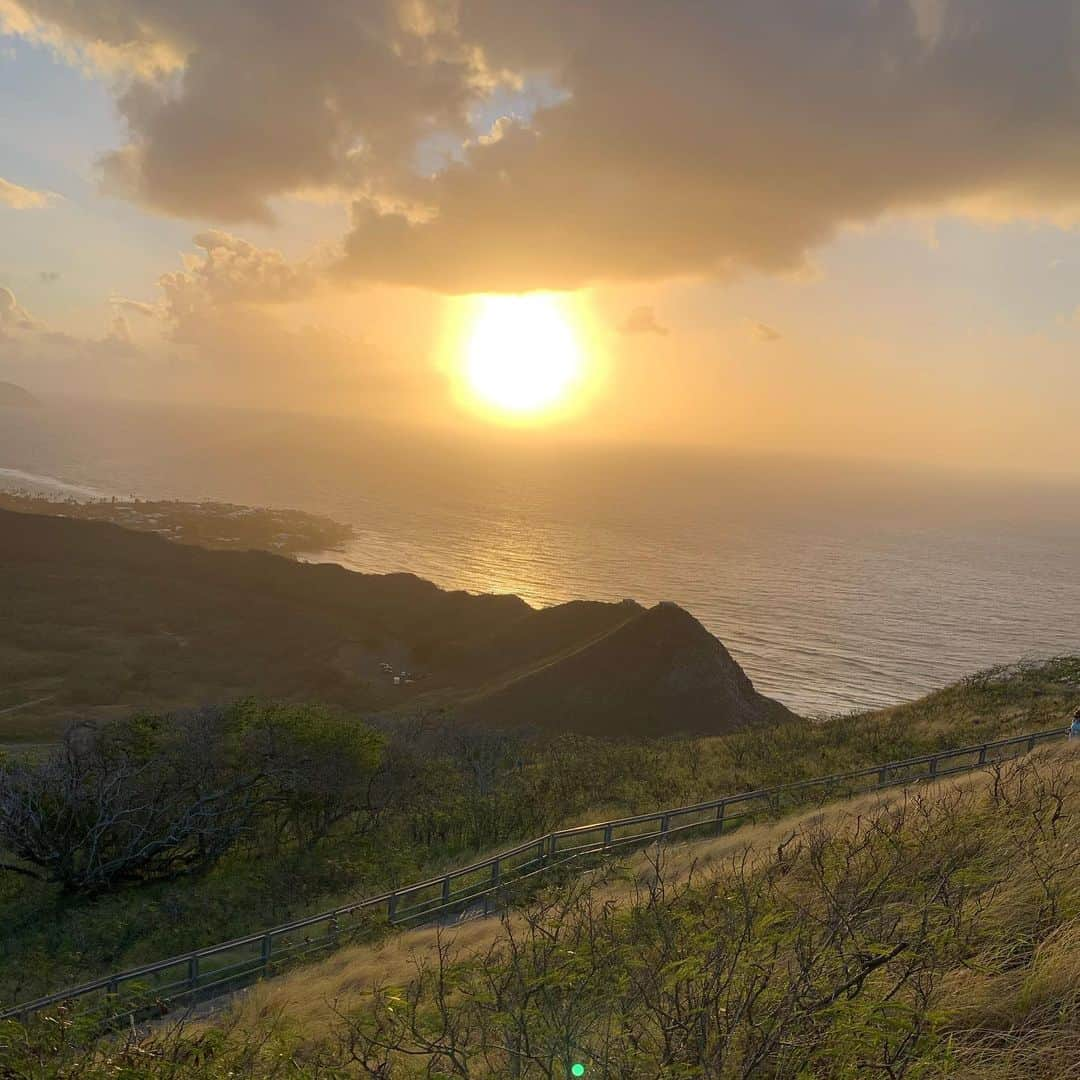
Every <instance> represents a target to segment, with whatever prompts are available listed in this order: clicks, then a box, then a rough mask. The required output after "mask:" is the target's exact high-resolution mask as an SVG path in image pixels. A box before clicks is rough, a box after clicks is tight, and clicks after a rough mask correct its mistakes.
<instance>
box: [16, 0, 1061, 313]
mask: <svg viewBox="0 0 1080 1080" xmlns="http://www.w3.org/2000/svg"><path fill="white" fill-rule="evenodd" d="M0 17H3V18H4V19H5V20H6V25H7V27H8V28H9V29H10V30H14V31H15V32H19V33H22V34H24V35H25V36H28V37H35V36H36V37H37V38H38V39H39V40H43V41H47V42H48V43H49V44H51V45H52V46H53V47H54V48H56V49H57V50H59V51H61V52H63V53H64V54H65V55H77V56H80V57H82V58H83V60H84V62H94V61H95V59H96V62H98V63H99V64H101V65H102V66H108V67H109V70H110V71H111V72H112V73H113V74H114V75H115V74H116V72H118V71H120V72H123V77H122V78H119V79H118V81H117V85H118V86H120V89H119V90H118V94H117V105H118V107H119V109H120V111H121V113H122V115H123V117H124V119H125V121H126V123H127V126H128V129H129V131H130V140H129V142H128V143H127V144H126V145H124V146H121V147H117V148H115V149H114V150H112V151H110V152H109V153H108V154H107V155H106V156H105V157H104V159H103V168H104V171H105V175H106V178H107V179H108V181H109V183H110V184H111V185H112V186H113V187H114V189H116V190H120V191H123V192H125V193H127V194H128V195H129V196H130V197H132V198H135V199H138V200H140V201H142V202H143V203H145V204H147V205H149V206H152V207H155V208H157V209H159V210H161V211H164V212H166V213H169V214H174V215H180V216H188V217H199V218H207V219H212V220H218V221H222V222H228V221H244V220H249V221H269V220H271V219H272V218H273V202H274V200H275V199H277V198H279V197H282V196H288V195H293V194H297V193H303V192H307V191H312V190H321V191H329V192H336V193H339V194H341V195H343V196H347V197H348V198H349V199H350V201H351V204H352V226H351V229H350V232H349V234H348V236H347V237H346V238H345V241H344V245H343V257H342V260H341V270H342V272H343V273H347V274H351V275H354V276H357V277H360V278H365V279H373V280H379V281H386V282H396V283H401V284H406V285H414V286H422V287H425V288H430V289H436V290H441V291H447V292H466V291H484V290H522V289H531V288H570V287H575V286H580V285H584V284H586V283H590V282H596V281H615V280H631V279H658V278H667V277H674V276H679V275H713V276H723V275H730V274H734V273H738V272H740V271H743V270H746V269H754V270H759V271H764V272H769V273H778V272H779V273H784V272H792V271H797V270H798V269H799V268H800V267H802V266H803V265H804V262H805V260H806V257H807V253H808V252H809V251H811V250H812V249H813V248H814V247H816V246H817V245H820V244H821V243H823V242H825V241H827V240H828V239H829V237H831V236H832V235H833V234H834V233H835V232H836V231H837V230H838V229H841V228H843V227H844V226H846V225H849V224H853V223H860V222H867V221H872V220H874V219H876V218H878V217H880V216H882V215H885V214H889V213H897V212H908V211H914V210H927V209H929V210H934V211H941V210H954V211H963V212H967V213H971V214H977V215H981V216H991V217H994V216H1007V215H1015V214H1023V215H1041V214H1053V215H1058V216H1059V217H1064V218H1066V219H1068V220H1075V219H1076V217H1077V216H1078V214H1077V211H1078V206H1080V199H1078V197H1077V194H1076V193H1077V192H1078V191H1080V19H1078V16H1077V13H1076V5H1075V0H1039V2H1038V3H1021V2H1018V0H889V2H881V0H725V2H724V3H714V4H705V3H701V2H700V0H665V2H664V3H657V2H656V0H590V2H589V3H582V2H581V0H357V2H355V3H351V4H342V3H340V2H338V0H308V2H306V3H304V4H296V3H294V2H293V0H258V2H255V0H235V2H231V3H228V4H220V3H209V2H204V0H195V2H190V3H183V4H177V3H175V2H174V0H99V2H96V3H94V4H92V5H86V4H71V3H69V2H66V0H0ZM87 58H89V60H88V59H87ZM530 80H543V81H545V83H546V84H548V85H550V86H552V87H554V88H556V89H557V90H558V91H559V93H558V94H557V95H554V96H552V97H551V98H550V99H549V100H550V101H557V102H558V103H557V104H548V105H546V107H541V108H539V109H538V110H537V111H536V112H535V113H534V114H533V115H532V116H531V119H529V120H528V121H522V120H514V119H505V120H504V121H503V122H502V123H500V124H498V125H497V129H496V134H497V137H490V138H478V137H477V133H476V131H475V125H474V124H473V123H472V120H471V117H472V116H473V114H474V111H475V110H477V109H482V108H483V107H484V106H485V104H487V105H488V107H490V104H489V99H490V97H491V95H492V94H493V92H494V91H495V90H496V89H498V88H502V89H503V90H505V89H506V88H509V87H514V86H517V87H521V86H528V85H529V84H530ZM435 137H438V138H451V139H457V140H459V142H460V147H461V149H460V153H458V154H457V155H456V157H454V156H452V157H451V158H450V159H449V164H447V165H446V167H444V168H442V169H441V170H439V171H437V172H436V173H435V174H434V175H423V174H422V172H421V171H420V170H419V169H417V168H416V167H415V165H416V157H417V154H418V152H419V150H420V149H422V147H423V146H424V144H425V140H429V139H432V138H435Z"/></svg>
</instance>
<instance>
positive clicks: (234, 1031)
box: [0, 746, 1080, 1080]
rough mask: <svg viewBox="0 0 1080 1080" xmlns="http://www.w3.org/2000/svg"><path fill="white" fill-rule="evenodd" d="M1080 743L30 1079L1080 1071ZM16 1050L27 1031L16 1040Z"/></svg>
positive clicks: (54, 1055)
mask: <svg viewBox="0 0 1080 1080" xmlns="http://www.w3.org/2000/svg"><path fill="white" fill-rule="evenodd" d="M1078 764H1080V748H1077V747H1075V746H1072V747H1064V746H1059V747H1057V748H1056V749H1052V750H1051V749H1047V750H1045V751H1040V752H1037V753H1036V754H1034V755H1032V756H1031V757H1029V758H1026V759H1023V760H1021V761H1018V762H1011V763H1006V764H1003V765H1001V766H998V767H997V768H996V769H994V770H992V771H990V772H988V773H983V774H978V775H973V776H968V777H964V778H962V779H958V780H951V781H945V782H942V783H939V784H936V785H933V786H928V787H923V788H918V789H915V790H911V791H908V792H891V793H889V794H887V795H868V796H864V797H861V798H860V799H857V800H853V801H852V802H850V803H847V804H841V805H836V806H832V807H828V808H825V809H823V810H818V811H813V812H809V813H806V814H802V815H800V816H798V817H792V818H789V819H786V820H784V821H780V822H773V823H769V824H766V825H760V826H756V827H754V828H752V829H747V830H743V831H740V832H738V833H736V834H733V835H732V836H730V837H726V838H722V839H720V840H716V841H712V842H709V843H702V844H696V845H692V846H686V847H674V848H671V849H668V850H667V851H666V852H653V853H648V854H645V855H640V856H636V857H635V858H633V859H630V860H627V861H626V862H624V863H623V864H622V865H621V866H615V867H608V868H606V869H605V870H601V871H598V872H595V873H594V874H592V875H591V876H587V877H584V878H578V879H575V880H574V881H571V882H567V883H564V884H563V886H561V887H560V888H559V889H555V890H552V891H551V892H550V893H549V894H547V895H545V896H543V897H541V898H540V899H539V900H538V901H536V902H535V903H533V904H531V905H529V906H526V907H525V908H522V909H519V910H516V911H512V912H508V913H507V914H506V915H505V916H504V917H503V918H502V919H501V920H496V919H490V920H483V921H477V922H474V923H470V924H466V925H463V926H460V927H457V928H454V929H450V930H445V931H436V930H426V931H414V932H410V933H403V934H400V935H398V936H396V937H395V938H393V939H391V940H389V941H387V942H384V943H382V944H380V945H379V946H376V947H366V948H357V949H353V950H347V951H343V952H341V953H340V954H338V955H336V956H334V957H333V958H331V959H330V960H328V961H326V962H324V963H321V964H318V965H313V966H312V967H310V968H308V969H305V970H303V971H298V972H295V973H293V974H292V975H290V976H286V977H284V978H282V979H281V980H278V981H276V982H274V983H271V984H267V985H265V986H263V987H260V988H258V989H257V990H255V991H253V992H251V993H250V994H248V995H245V996H244V997H242V998H241V999H239V1000H238V1001H237V1002H236V1003H235V1005H234V1006H233V1007H232V1008H230V1009H229V1010H227V1011H225V1012H223V1013H220V1014H218V1015H215V1016H211V1017H209V1018H207V1019H203V1020H201V1021H198V1022H196V1023H189V1024H186V1025H184V1026H182V1027H170V1026H162V1027H160V1028H157V1029H155V1030H153V1031H151V1032H144V1033H132V1034H131V1035H130V1036H129V1037H127V1038H122V1039H120V1040H118V1041H115V1040H114V1041H113V1042H111V1043H109V1044H107V1045H103V1046H102V1047H99V1049H98V1050H97V1051H96V1052H95V1053H94V1054H87V1053H86V1051H85V1047H83V1046H81V1045H80V1043H79V1041H78V1039H77V1037H76V1036H77V1032H76V1031H75V1030H73V1029H71V1028H65V1026H64V1024H63V1023H61V1024H59V1025H56V1024H54V1025H52V1026H51V1027H50V1026H49V1025H46V1024H42V1025H39V1026H37V1027H36V1028H32V1029H30V1030H24V1029H16V1028H15V1027H10V1028H9V1029H8V1031H7V1032H6V1033H5V1034H6V1038H7V1043H6V1046H7V1050H6V1053H7V1067H8V1068H9V1069H10V1070H11V1074H12V1075H25V1076H42V1077H52V1076H57V1077H59V1076H64V1077H68V1078H72V1080H75V1078H78V1080H82V1078H86V1080H91V1078H93V1080H97V1078H99V1077H101V1078H105V1077H132V1078H134V1077H148V1078H151V1077H152V1078H158V1077H166V1076H168V1077H176V1078H179V1077H196V1076H198V1077H225V1076H235V1075H245V1076H252V1077H255V1078H258V1080H269V1078H271V1077H274V1078H277V1077H297V1078H305V1080H306V1078H316V1077H319V1078H328V1077H334V1078H336V1077H345V1076H358V1075H370V1076H379V1077H384V1078H385V1077H391V1078H402V1080H406V1078H411V1077H421V1076H426V1077H443V1076H446V1077H449V1076H460V1077H473V1078H481V1077H483V1078H488V1077H491V1078H502V1077H510V1076H517V1077H522V1078H531V1077H546V1078H554V1077H563V1076H565V1075H568V1072H567V1069H568V1063H569V1062H570V1061H571V1060H580V1061H583V1062H585V1063H587V1066H588V1075H594V1076H604V1077H620V1078H625V1080H633V1078H637V1077H641V1078H646V1077H649V1078H652V1077H657V1078H659V1077H663V1078H669V1080H676V1078H680V1080H681V1078H687V1077H715V1078H717V1080H726V1078H728V1077H743V1076H754V1077H758V1076H760V1077H766V1078H775V1080H779V1078H781V1077H792V1078H798V1077H811V1076H812V1077H823V1078H848V1077H855V1076H860V1077H861V1076H872V1075H879V1076H887V1077H911V1078H915V1077H918V1078H944V1077H964V1078H973V1080H1004V1078H1006V1077H1016V1076H1025V1077H1028V1078H1030V1080H1060V1078H1068V1077H1074V1076H1078V1075H1080V1038H1078V1036H1077V1030H1078V1022H1080V845H1078V843H1077V839H1076V829H1077V822H1078V812H1080V772H1078V770H1077V765H1078ZM0 1038H2V1036H0Z"/></svg>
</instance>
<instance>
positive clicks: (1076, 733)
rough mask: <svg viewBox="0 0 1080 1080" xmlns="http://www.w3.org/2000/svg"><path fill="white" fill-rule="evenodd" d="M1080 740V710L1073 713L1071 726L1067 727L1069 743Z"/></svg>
mask: <svg viewBox="0 0 1080 1080" xmlns="http://www.w3.org/2000/svg"><path fill="white" fill-rule="evenodd" d="M1073 739H1080V709H1077V710H1076V712H1074V713H1073V718H1072V724H1071V725H1070V726H1069V742H1072V741H1073Z"/></svg>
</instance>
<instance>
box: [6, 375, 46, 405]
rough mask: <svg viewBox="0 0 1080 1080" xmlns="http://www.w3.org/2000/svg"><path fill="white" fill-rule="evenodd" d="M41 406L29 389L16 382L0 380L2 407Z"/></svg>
mask: <svg viewBox="0 0 1080 1080" xmlns="http://www.w3.org/2000/svg"><path fill="white" fill-rule="evenodd" d="M40 407H41V402H40V401H38V399H37V398H36V397H34V395H33V394H31V393H30V391H29V390H24V389H23V388H22V387H21V386H16V385H15V384H14V383H9V382H0V409H37V408H40Z"/></svg>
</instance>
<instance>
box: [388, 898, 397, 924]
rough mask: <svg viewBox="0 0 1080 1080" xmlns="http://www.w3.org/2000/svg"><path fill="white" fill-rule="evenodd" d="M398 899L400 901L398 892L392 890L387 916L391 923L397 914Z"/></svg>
mask: <svg viewBox="0 0 1080 1080" xmlns="http://www.w3.org/2000/svg"><path fill="white" fill-rule="evenodd" d="M397 901H398V896H397V893H396V892H392V893H391V894H390V899H389V901H388V902H387V905H386V917H387V920H388V921H389V922H391V923H392V922H393V921H394V918H395V917H396V916H397Z"/></svg>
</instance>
